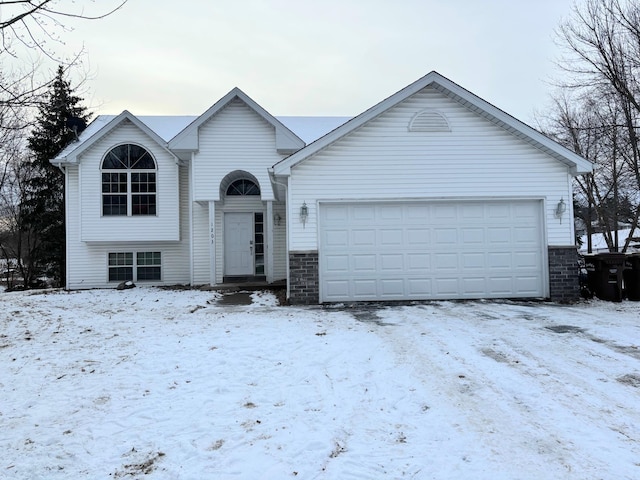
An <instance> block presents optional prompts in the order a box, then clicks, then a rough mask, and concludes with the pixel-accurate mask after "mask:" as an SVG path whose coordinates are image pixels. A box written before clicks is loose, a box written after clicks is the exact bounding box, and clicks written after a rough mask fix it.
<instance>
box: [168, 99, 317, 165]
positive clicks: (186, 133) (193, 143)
mask: <svg viewBox="0 0 640 480" xmlns="http://www.w3.org/2000/svg"><path fill="white" fill-rule="evenodd" d="M236 98H237V99H239V100H241V101H242V102H243V103H244V104H245V105H246V106H247V107H249V108H250V109H251V110H253V111H254V112H255V113H256V114H257V115H258V116H260V117H262V118H263V119H264V120H265V121H266V122H267V123H269V124H270V125H271V126H273V127H274V129H275V132H276V149H277V150H278V152H279V153H282V154H290V153H293V152H295V151H297V150H299V149H301V148H302V147H304V146H305V143H304V141H303V140H302V139H301V138H300V137H298V136H297V135H296V134H295V133H293V132H292V131H291V130H289V129H288V128H287V127H286V126H285V125H284V124H283V123H282V122H280V120H278V119H277V118H276V117H274V116H273V115H271V114H270V113H269V112H267V111H266V110H265V109H264V108H263V107H261V106H260V105H259V104H258V103H257V102H256V101H254V100H253V99H252V98H251V97H250V96H249V95H247V94H246V93H244V92H243V91H242V90H241V89H240V88H238V87H234V88H233V89H231V90H230V91H229V93H227V94H226V95H225V96H223V97H222V98H221V99H220V100H218V101H217V102H216V103H214V104H213V105H212V106H211V107H209V108H208V109H207V110H206V111H205V112H204V113H203V114H202V115H200V116H199V117H198V118H196V119H195V120H194V121H193V122H191V124H189V125H188V126H187V127H186V128H185V129H184V130H182V131H181V132H180V133H178V134H177V135H176V136H175V137H174V138H172V139H171V140H170V141H169V148H171V149H172V150H176V151H182V152H184V151H197V150H198V134H199V132H198V131H199V129H200V127H201V126H202V125H204V124H205V123H206V122H208V121H209V120H210V119H211V118H213V117H214V116H215V115H217V114H218V113H219V112H220V111H221V110H222V109H224V108H225V107H226V106H227V105H229V104H230V103H231V102H233V101H234V100H235V99H236Z"/></svg>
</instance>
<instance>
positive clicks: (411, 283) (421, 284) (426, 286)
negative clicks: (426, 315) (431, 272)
mask: <svg viewBox="0 0 640 480" xmlns="http://www.w3.org/2000/svg"><path fill="white" fill-rule="evenodd" d="M407 292H408V294H409V298H429V297H431V279H430V278H409V279H408V280H407Z"/></svg>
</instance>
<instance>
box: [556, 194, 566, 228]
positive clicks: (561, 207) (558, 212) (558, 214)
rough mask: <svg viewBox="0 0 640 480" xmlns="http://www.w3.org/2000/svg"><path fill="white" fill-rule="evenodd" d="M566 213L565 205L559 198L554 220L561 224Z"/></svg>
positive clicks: (562, 199)
mask: <svg viewBox="0 0 640 480" xmlns="http://www.w3.org/2000/svg"><path fill="white" fill-rule="evenodd" d="M566 211H567V204H566V203H564V198H561V199H560V201H559V202H558V205H556V218H558V219H559V220H560V223H562V215H564V213H565V212H566Z"/></svg>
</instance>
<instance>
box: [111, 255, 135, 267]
mask: <svg viewBox="0 0 640 480" xmlns="http://www.w3.org/2000/svg"><path fill="white" fill-rule="evenodd" d="M119 265H133V253H130V252H117V253H110V254H109V266H119Z"/></svg>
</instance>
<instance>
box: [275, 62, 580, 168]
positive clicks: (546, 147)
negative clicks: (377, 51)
mask: <svg viewBox="0 0 640 480" xmlns="http://www.w3.org/2000/svg"><path fill="white" fill-rule="evenodd" d="M426 87H432V88H435V89H436V90H437V91H439V92H440V93H441V94H443V95H445V96H447V97H449V98H451V99H452V100H454V101H456V102H458V103H460V104H461V105H463V106H464V107H466V108H468V109H469V110H471V111H473V112H475V113H476V114H478V115H480V116H482V117H484V118H485V119H487V120H489V121H490V122H492V123H494V124H495V125H497V126H499V127H501V128H503V129H505V130H506V131H508V132H509V133H511V134H513V135H515V136H516V137H518V138H520V139H522V140H524V141H525V142H527V143H529V144H531V145H533V146H534V147H536V148H538V149H539V150H541V151H543V152H544V153H546V154H547V155H550V156H552V157H553V158H555V159H556V160H558V161H560V162H562V163H564V164H565V165H567V167H569V170H570V171H571V172H572V173H573V174H578V173H585V172H589V171H591V170H592V168H593V167H592V164H591V162H589V161H588V160H585V159H584V158H582V157H580V156H579V155H577V154H576V153H574V152H572V151H571V150H569V149H567V148H565V147H563V146H562V145H560V144H559V143H557V142H555V141H554V140H552V139H550V138H549V137H547V136H546V135H544V134H542V133H540V132H539V131H538V130H535V129H534V128H532V127H530V126H529V125H527V124H525V123H524V122H522V121H520V120H518V119H516V118H515V117H513V116H511V115H509V114H508V113H506V112H504V111H503V110H501V109H499V108H497V107H495V106H494V105H492V104H491V103H489V102H487V101H486V100H483V99H482V98H480V97H478V96H477V95H475V94H473V93H471V92H470V91H469V90H466V89H465V88H463V87H461V86H460V85H458V84H457V83H455V82H453V81H452V80H449V79H448V78H447V77H445V76H444V75H441V74H440V73H438V72H436V71H435V70H432V71H431V72H429V73H427V74H426V75H424V76H423V77H421V78H419V79H418V80H416V81H415V82H413V83H411V84H409V85H407V86H406V87H404V88H403V89H401V90H399V91H397V92H396V93H394V94H393V95H391V96H389V97H387V98H385V99H384V100H382V101H381V102H379V103H377V104H375V105H374V106H372V107H371V108H369V109H367V110H365V111H364V112H362V113H361V114H360V115H358V116H357V117H355V118H353V119H351V120H350V121H348V122H346V123H345V124H343V125H341V126H340V127H338V128H336V129H335V130H333V131H331V132H329V133H328V134H326V135H325V136H324V137H322V138H320V139H318V140H316V141H315V142H313V143H311V144H309V145H307V146H306V147H305V148H303V149H301V150H299V151H297V152H295V153H293V154H292V155H290V156H289V157H287V158H285V159H284V160H282V161H280V162H278V163H277V164H276V165H274V166H273V170H274V173H275V174H276V175H289V174H290V173H291V168H292V167H294V166H296V165H297V164H298V163H300V162H302V161H304V160H305V159H307V158H309V157H311V156H312V155H314V154H316V153H318V152H319V151H320V150H323V149H324V148H326V147H328V146H329V145H331V144H333V143H334V142H336V141H338V140H340V139H341V138H343V137H344V136H346V135H348V134H349V133H351V132H353V131H354V130H356V129H357V128H359V127H361V126H362V125H364V124H366V123H367V122H369V121H371V120H373V119H374V118H376V117H378V116H379V115H381V114H383V113H384V112H386V111H387V110H389V109H391V108H392V107H394V106H396V105H398V104H399V103H401V102H403V101H404V100H406V99H408V98H409V97H411V96H412V95H414V94H416V93H418V92H420V91H421V90H423V89H424V88H426Z"/></svg>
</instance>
